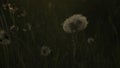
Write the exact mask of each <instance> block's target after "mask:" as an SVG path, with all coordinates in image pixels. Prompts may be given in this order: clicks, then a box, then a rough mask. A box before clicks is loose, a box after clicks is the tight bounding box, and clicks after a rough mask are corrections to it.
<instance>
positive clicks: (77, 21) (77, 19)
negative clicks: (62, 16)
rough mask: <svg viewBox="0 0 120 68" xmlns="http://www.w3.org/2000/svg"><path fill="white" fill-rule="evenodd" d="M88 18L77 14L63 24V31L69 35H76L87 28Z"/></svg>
mask: <svg viewBox="0 0 120 68" xmlns="http://www.w3.org/2000/svg"><path fill="white" fill-rule="evenodd" d="M87 24H88V21H87V18H86V17H85V16H83V15H81V14H75V15H73V16H70V17H69V18H67V19H66V20H65V21H64V23H63V30H64V31H65V32H67V33H74V32H79V31H82V30H84V29H85V28H86V27H87Z"/></svg>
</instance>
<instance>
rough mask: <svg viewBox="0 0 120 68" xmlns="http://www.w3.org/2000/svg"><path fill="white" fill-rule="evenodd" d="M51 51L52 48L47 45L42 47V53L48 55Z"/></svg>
mask: <svg viewBox="0 0 120 68" xmlns="http://www.w3.org/2000/svg"><path fill="white" fill-rule="evenodd" d="M50 53H51V49H50V48H49V47H47V46H43V47H42V48H41V55H43V56H48V55H49V54H50Z"/></svg>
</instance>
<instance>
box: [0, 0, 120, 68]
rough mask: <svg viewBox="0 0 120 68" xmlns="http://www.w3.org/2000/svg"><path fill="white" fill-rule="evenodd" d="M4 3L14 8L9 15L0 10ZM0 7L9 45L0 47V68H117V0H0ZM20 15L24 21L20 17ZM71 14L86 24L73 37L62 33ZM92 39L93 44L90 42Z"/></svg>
mask: <svg viewBox="0 0 120 68" xmlns="http://www.w3.org/2000/svg"><path fill="white" fill-rule="evenodd" d="M8 3H10V4H12V5H13V4H14V6H15V7H17V8H18V10H17V11H16V12H15V14H14V15H12V16H11V13H10V12H9V10H4V9H3V8H2V5H3V4H8ZM0 6H1V8H0V16H1V20H2V19H5V20H4V21H1V23H3V26H2V25H1V24H0V25H1V28H2V29H4V30H5V31H7V34H8V37H10V39H9V40H10V41H11V44H9V45H2V44H0V68H120V43H119V42H120V35H119V34H120V28H119V26H120V20H119V18H120V13H119V12H120V4H119V0H0ZM21 13H25V16H20V17H18V16H19V15H20V14H21ZM73 14H82V15H84V16H86V17H87V19H88V22H89V24H88V27H87V28H86V29H85V30H84V31H81V32H78V33H77V34H75V36H73V34H71V33H66V32H64V31H63V28H62V24H63V22H64V20H65V19H66V18H68V17H69V16H72V15H73ZM5 24H7V26H5ZM27 24H30V25H31V29H30V30H29V29H28V26H27ZM12 25H15V28H14V29H15V30H13V31H12V32H11V31H10V27H11V26H12ZM16 27H18V28H19V30H16V29H17V28H16ZM23 29H27V31H24V30H23ZM73 37H75V38H73ZM90 37H92V38H93V39H94V41H92V42H91V43H88V39H89V38H90ZM73 40H74V42H73ZM73 45H76V56H75V57H76V59H73V47H74V46H73ZM43 46H47V47H48V48H50V50H51V53H50V54H48V55H47V56H44V55H42V54H41V48H42V47H43Z"/></svg>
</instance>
